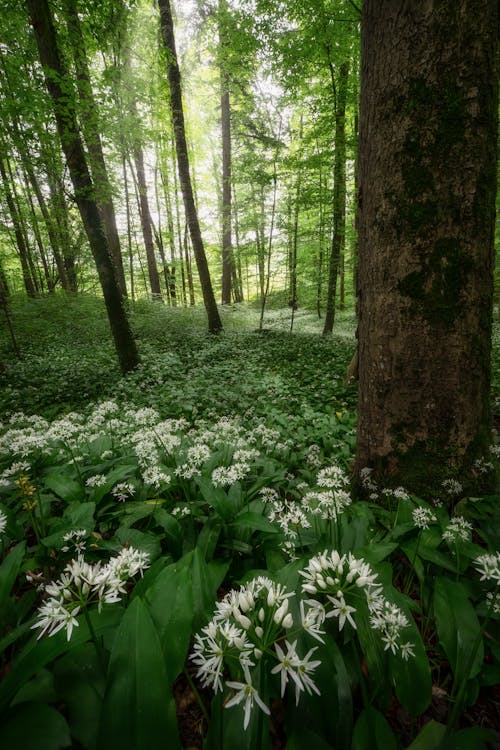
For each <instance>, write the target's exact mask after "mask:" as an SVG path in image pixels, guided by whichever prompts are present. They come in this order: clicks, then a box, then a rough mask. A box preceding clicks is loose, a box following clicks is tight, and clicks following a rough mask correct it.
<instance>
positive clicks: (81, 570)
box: [32, 547, 149, 641]
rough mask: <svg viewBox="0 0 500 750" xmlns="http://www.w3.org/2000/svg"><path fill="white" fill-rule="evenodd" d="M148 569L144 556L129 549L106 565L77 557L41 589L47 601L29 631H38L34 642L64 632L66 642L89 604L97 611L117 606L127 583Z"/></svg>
mask: <svg viewBox="0 0 500 750" xmlns="http://www.w3.org/2000/svg"><path fill="white" fill-rule="evenodd" d="M148 567H149V563H148V555H147V554H146V553H145V552H140V551H139V550H136V549H134V548H133V547H128V548H124V549H123V550H122V551H121V552H120V553H119V554H118V555H117V556H116V557H113V558H111V560H109V562H108V563H107V564H106V565H101V563H100V562H97V563H94V564H91V563H88V562H86V561H85V560H84V558H83V556H82V555H79V556H78V557H77V558H76V559H74V560H71V561H70V562H69V563H68V564H67V565H66V567H65V568H64V571H63V573H62V574H61V576H60V577H59V579H58V580H57V581H51V582H50V583H48V584H47V585H46V586H45V589H44V590H45V594H47V595H48V597H49V598H48V599H47V600H46V601H45V602H44V603H43V604H42V605H41V606H40V607H39V609H38V620H37V622H36V623H35V624H34V625H32V628H41V630H40V633H39V635H38V638H41V637H42V636H43V635H44V634H45V633H48V635H49V636H52V635H55V634H56V633H57V632H58V631H59V630H62V629H63V628H66V637H67V639H68V641H69V640H70V638H71V634H72V632H73V628H75V627H78V620H77V619H76V616H77V615H78V614H79V612H80V611H81V610H85V609H87V608H88V607H90V606H91V605H92V604H97V605H98V608H99V610H100V609H101V607H102V605H103V604H114V603H116V602H119V601H120V599H121V598H122V596H123V595H124V594H125V593H126V586H127V582H128V581H129V579H131V578H133V577H134V576H135V575H137V574H138V573H140V574H142V573H143V571H144V570H145V569H146V568H148Z"/></svg>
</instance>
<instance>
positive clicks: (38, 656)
mask: <svg viewBox="0 0 500 750" xmlns="http://www.w3.org/2000/svg"><path fill="white" fill-rule="evenodd" d="M122 615H123V609H122V608H121V607H120V606H118V605H113V606H109V607H105V608H104V609H103V610H102V612H100V613H99V612H97V611H93V612H91V613H90V617H91V621H92V626H93V628H94V631H95V633H96V635H97V636H98V637H99V636H101V635H102V636H104V635H105V634H106V633H107V631H110V632H113V631H114V630H115V628H116V627H117V625H118V623H119V621H120V619H121V617H122ZM78 622H79V627H77V628H74V629H73V634H72V636H71V641H70V642H69V643H68V641H67V639H66V631H65V630H62V631H59V632H58V633H56V634H55V635H53V636H51V637H48V636H45V637H44V638H42V639H40V640H37V639H36V637H35V636H34V637H33V638H32V640H31V641H29V643H27V644H26V646H25V647H24V648H23V650H22V651H21V652H20V653H19V654H18V656H17V658H16V659H15V660H14V662H13V663H12V669H11V671H10V672H9V674H8V675H7V677H5V678H4V679H3V680H2V682H0V712H1V711H3V710H5V708H6V707H7V706H8V705H9V703H10V701H11V700H12V698H13V696H14V695H15V694H16V693H17V691H18V690H19V689H20V688H21V687H22V686H23V685H24V684H25V683H26V682H27V681H28V680H29V679H30V678H31V677H33V675H34V674H36V673H37V672H38V671H39V670H40V669H42V667H45V666H46V665H47V664H49V663H50V662H51V661H53V660H54V659H56V658H57V657H58V656H61V655H62V654H64V653H66V652H67V651H69V650H70V649H72V648H74V647H75V646H79V645H81V644H82V643H86V642H87V641H88V640H90V634H89V630H88V626H87V624H86V623H85V620H84V619H83V617H82V616H80V617H79V618H78Z"/></svg>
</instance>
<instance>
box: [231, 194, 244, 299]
mask: <svg viewBox="0 0 500 750" xmlns="http://www.w3.org/2000/svg"><path fill="white" fill-rule="evenodd" d="M232 195H233V216H234V239H235V242H236V258H235V255H234V252H233V270H234V280H233V290H234V301H235V302H243V275H242V269H241V247H240V227H239V221H238V203H237V201H236V191H235V188H234V182H233V184H232ZM234 261H236V262H234Z"/></svg>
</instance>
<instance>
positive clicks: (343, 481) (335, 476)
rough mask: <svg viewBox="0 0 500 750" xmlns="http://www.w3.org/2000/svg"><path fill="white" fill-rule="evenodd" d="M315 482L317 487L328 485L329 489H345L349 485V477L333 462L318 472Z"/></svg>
mask: <svg viewBox="0 0 500 750" xmlns="http://www.w3.org/2000/svg"><path fill="white" fill-rule="evenodd" d="M316 484H317V485H318V487H328V488H329V489H336V490H337V489H338V490H340V489H346V488H347V487H349V478H348V477H347V476H346V474H345V472H344V470H343V469H342V468H341V467H340V466H337V465H336V464H334V465H333V466H328V467H326V468H325V469H321V471H319V472H318V476H317V478H316Z"/></svg>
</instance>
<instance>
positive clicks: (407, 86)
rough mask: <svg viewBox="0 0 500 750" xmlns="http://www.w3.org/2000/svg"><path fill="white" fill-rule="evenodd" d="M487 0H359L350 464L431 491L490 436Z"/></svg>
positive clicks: (491, 103) (491, 202) (493, 78)
mask: <svg viewBox="0 0 500 750" xmlns="http://www.w3.org/2000/svg"><path fill="white" fill-rule="evenodd" d="M498 23H499V8H498V2H497V0H441V1H440V2H426V3H423V2H421V0H407V2H405V3H401V2H400V0H365V2H364V5H363V16H362V63H361V76H362V77H361V102H360V144H359V282H358V283H359V332H358V336H359V419H358V436H357V454H356V469H357V472H358V473H359V472H360V471H361V470H362V469H363V467H372V468H373V469H374V471H375V474H374V475H375V476H376V477H377V478H379V479H381V480H382V481H384V482H385V481H387V482H391V483H393V484H394V483H398V484H399V483H401V484H404V485H405V486H406V487H407V488H408V489H409V490H410V491H414V492H421V493H423V494H432V493H434V492H435V491H436V489H439V485H440V484H441V482H442V481H443V479H444V478H445V477H449V476H450V475H451V476H455V477H456V478H458V479H459V480H460V479H461V478H464V479H466V478H467V477H471V478H473V477H474V473H475V469H474V463H475V461H476V460H477V459H479V458H481V457H482V456H484V455H486V453H487V450H488V445H489V442H490V438H491V435H490V427H491V422H490V400H489V395H490V394H489V391H490V343H491V313H492V266H493V237H494V214H495V190H496V169H495V165H496V135H497V108H498V76H497V71H496V69H495V66H496V55H497V44H498V38H497V35H498Z"/></svg>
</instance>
